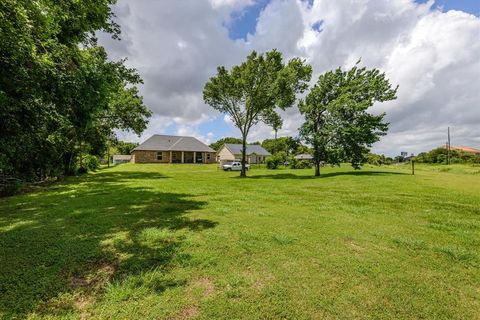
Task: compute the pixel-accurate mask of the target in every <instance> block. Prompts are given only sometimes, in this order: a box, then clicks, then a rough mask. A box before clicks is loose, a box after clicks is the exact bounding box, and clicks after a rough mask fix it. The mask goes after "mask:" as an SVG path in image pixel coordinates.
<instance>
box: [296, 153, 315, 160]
mask: <svg viewBox="0 0 480 320" xmlns="http://www.w3.org/2000/svg"><path fill="white" fill-rule="evenodd" d="M294 158H295V160H308V161H312V160H313V156H312V155H311V154H307V153H302V154H299V155H296V156H295V157H294Z"/></svg>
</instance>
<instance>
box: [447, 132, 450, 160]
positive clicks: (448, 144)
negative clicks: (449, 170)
mask: <svg viewBox="0 0 480 320" xmlns="http://www.w3.org/2000/svg"><path fill="white" fill-rule="evenodd" d="M447 164H450V127H448V142H447Z"/></svg>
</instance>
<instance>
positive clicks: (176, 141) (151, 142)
mask: <svg viewBox="0 0 480 320" xmlns="http://www.w3.org/2000/svg"><path fill="white" fill-rule="evenodd" d="M135 150H145V151H147V150H148V151H190V152H191V151H196V152H215V150H213V149H212V148H210V147H209V146H207V145H206V144H204V143H203V142H201V141H199V140H197V139H196V138H194V137H181V136H167V135H159V134H155V135H153V136H151V137H150V138H148V139H147V140H145V141H144V142H143V143H142V144H140V145H139V146H138V147H136V148H135V149H133V150H132V151H135Z"/></svg>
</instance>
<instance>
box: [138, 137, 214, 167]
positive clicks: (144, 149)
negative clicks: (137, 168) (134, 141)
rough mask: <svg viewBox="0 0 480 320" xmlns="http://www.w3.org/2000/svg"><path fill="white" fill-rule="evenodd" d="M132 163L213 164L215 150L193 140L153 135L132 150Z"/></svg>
mask: <svg viewBox="0 0 480 320" xmlns="http://www.w3.org/2000/svg"><path fill="white" fill-rule="evenodd" d="M131 154H132V162H133V163H214V162H215V155H216V153H215V150H213V149H212V148H210V147H209V146H207V145H206V144H204V143H203V142H201V141H199V140H197V139H195V138H194V137H180V136H167V135H159V134H156V135H153V136H151V137H150V138H148V139H147V140H145V141H144V142H143V143H142V144H140V145H139V146H138V147H136V148H135V149H133V150H132V152H131Z"/></svg>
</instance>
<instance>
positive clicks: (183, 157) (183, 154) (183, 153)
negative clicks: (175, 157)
mask: <svg viewBox="0 0 480 320" xmlns="http://www.w3.org/2000/svg"><path fill="white" fill-rule="evenodd" d="M184 159H185V152H183V151H182V163H183V162H184Z"/></svg>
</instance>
